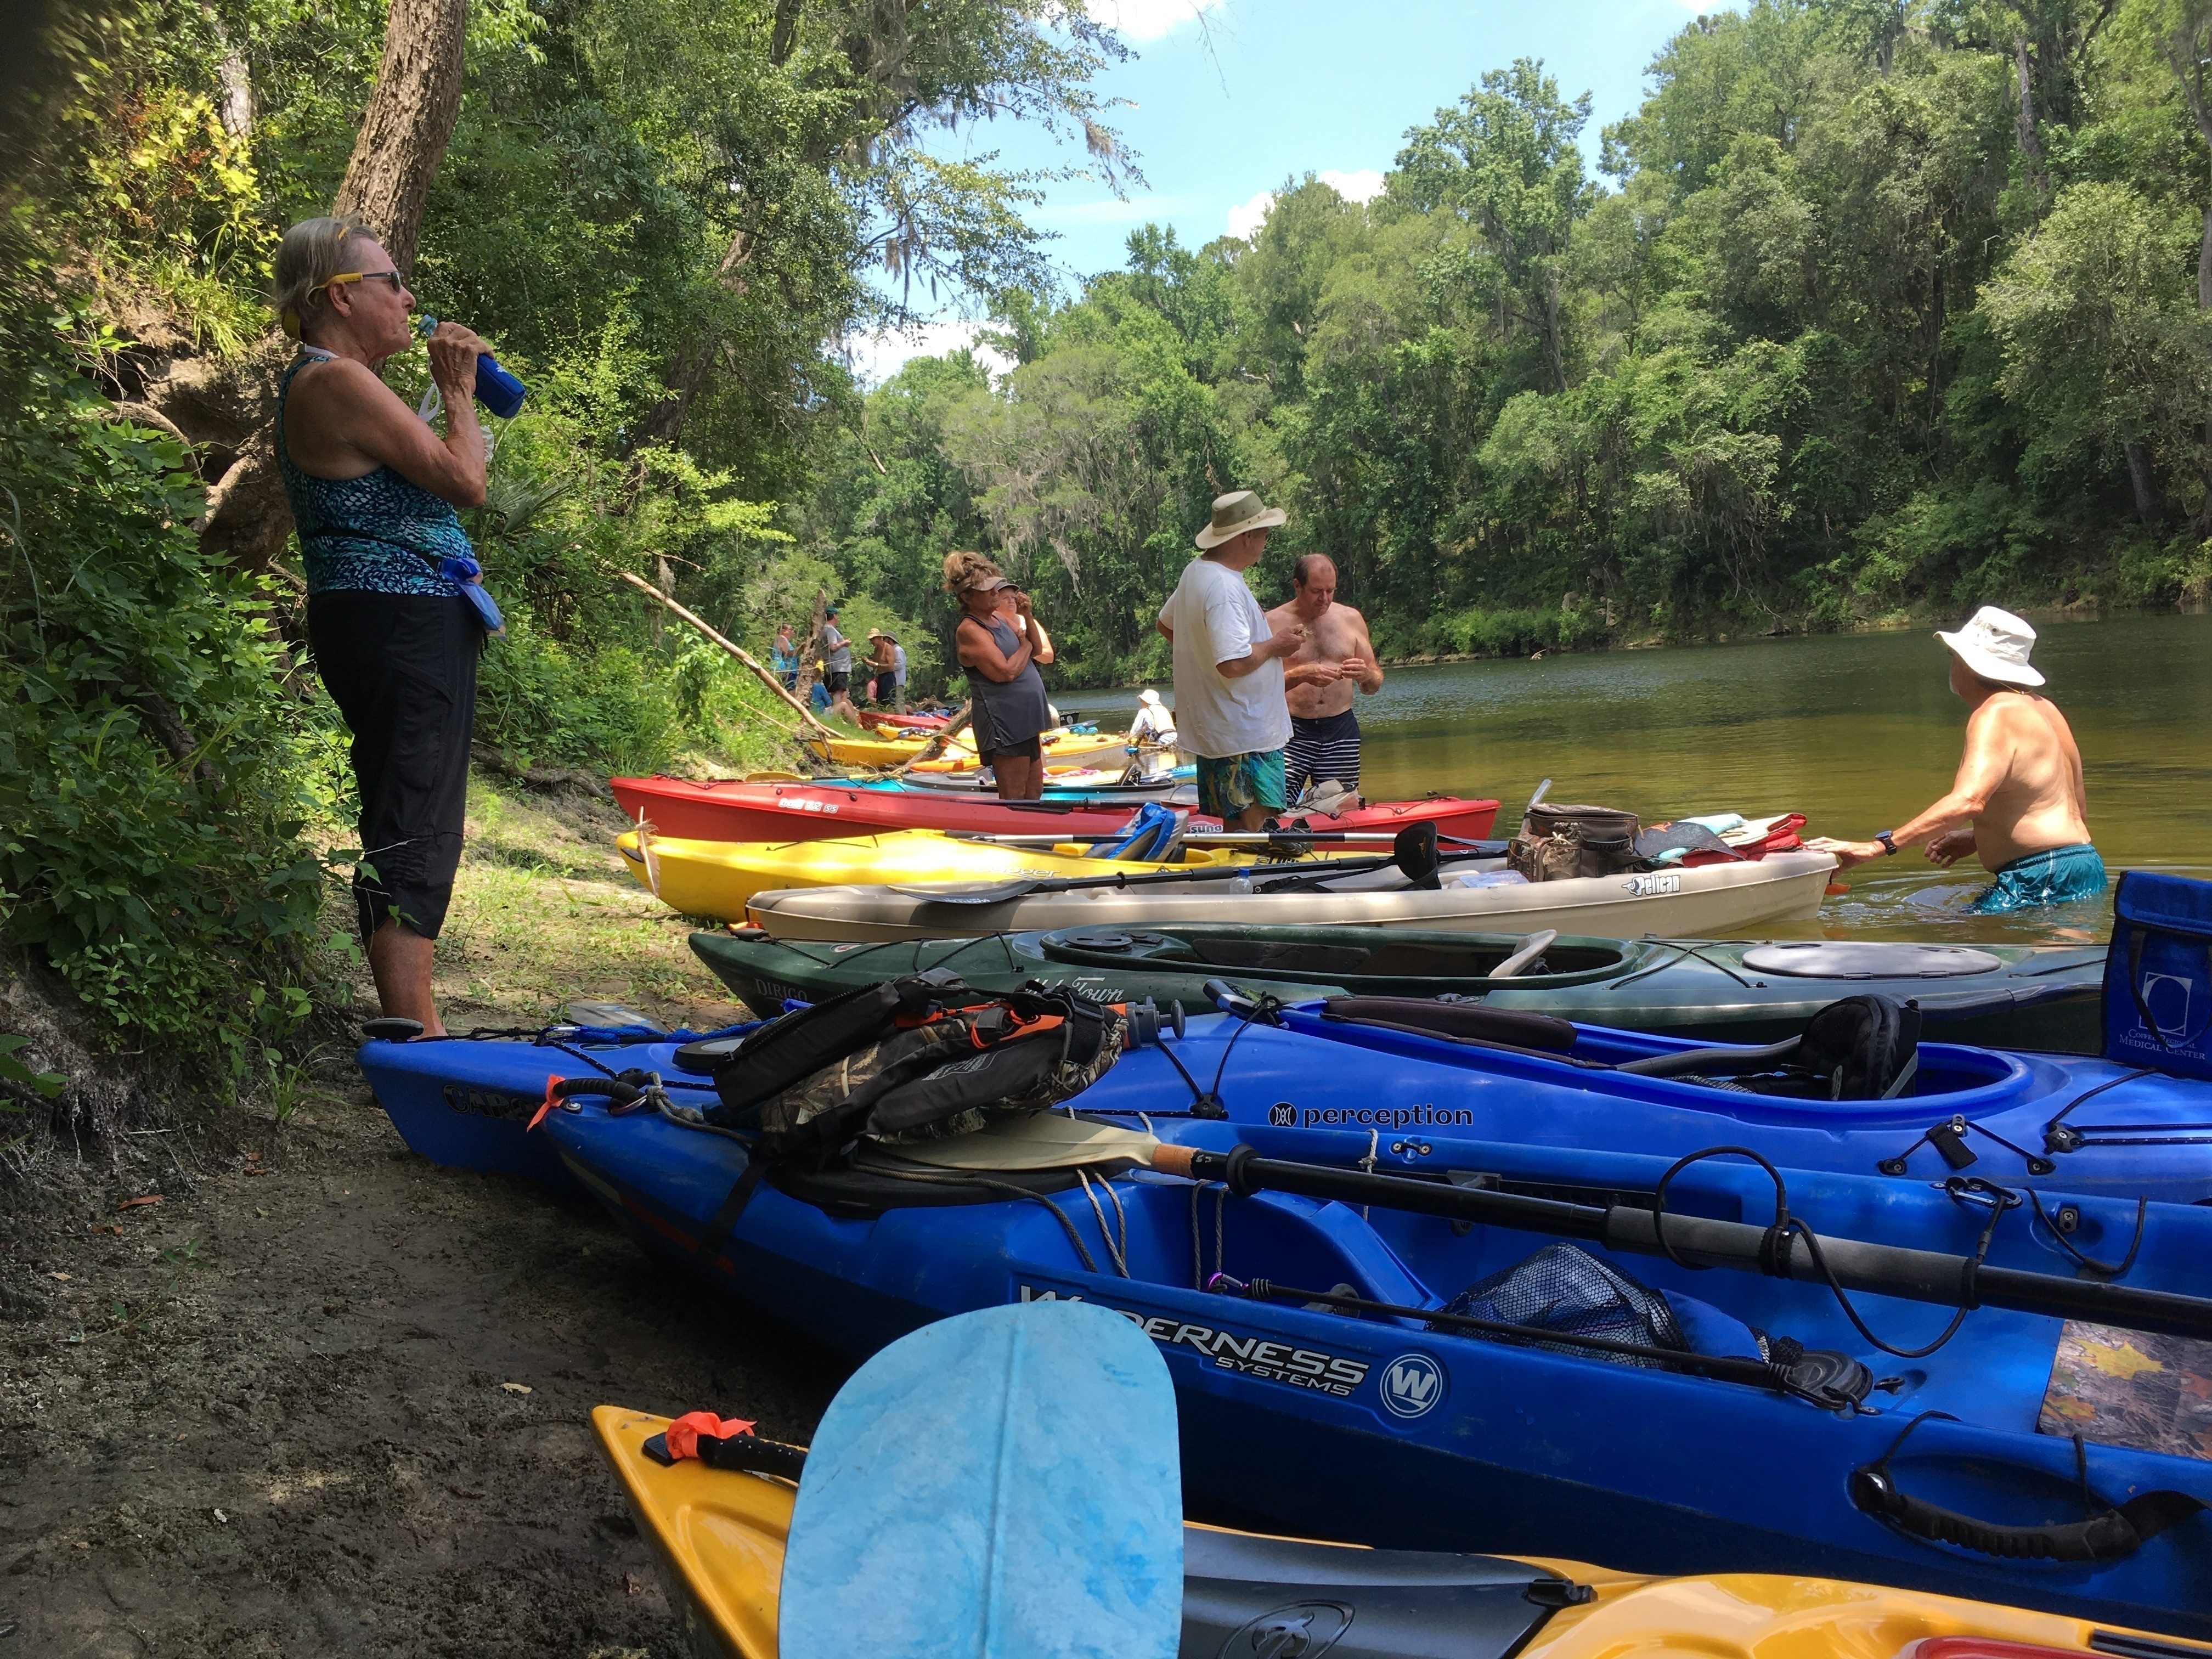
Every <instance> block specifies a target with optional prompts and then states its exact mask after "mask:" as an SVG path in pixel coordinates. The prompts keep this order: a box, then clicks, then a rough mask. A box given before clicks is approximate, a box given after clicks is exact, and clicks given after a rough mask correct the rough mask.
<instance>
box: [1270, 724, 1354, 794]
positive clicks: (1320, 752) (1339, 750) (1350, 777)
mask: <svg viewBox="0 0 2212 1659" xmlns="http://www.w3.org/2000/svg"><path fill="white" fill-rule="evenodd" d="M1331 778H1334V779H1335V780H1336V781H1338V782H1339V783H1340V784H1342V785H1343V786H1344V787H1346V789H1349V790H1351V791H1352V792H1353V793H1355V794H1356V793H1358V789H1359V717H1358V715H1357V714H1353V713H1352V711H1351V710H1350V709H1349V708H1347V709H1346V710H1345V711H1344V712H1343V713H1342V714H1324V715H1322V717H1321V718H1320V719H1319V720H1301V719H1299V718H1298V716H1297V715H1296V714H1293V715H1291V740H1290V742H1289V744H1286V745H1285V747H1284V750H1283V787H1285V789H1287V790H1289V791H1290V796H1291V800H1293V801H1295V800H1296V799H1297V798H1298V797H1299V796H1300V795H1302V794H1304V793H1305V792H1306V789H1307V787H1308V786H1309V785H1311V784H1318V783H1326V782H1328V781H1329V780H1330V779H1331ZM1286 804H1287V803H1286Z"/></svg>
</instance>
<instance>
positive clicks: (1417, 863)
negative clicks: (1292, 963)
mask: <svg viewBox="0 0 2212 1659" xmlns="http://www.w3.org/2000/svg"><path fill="white" fill-rule="evenodd" d="M1467 845H1468V850H1466V851H1459V850H1455V851H1453V852H1451V853H1449V854H1440V853H1439V852H1438V851H1437V826H1436V825H1435V824H1434V823H1428V822H1423V823H1409V824H1407V826H1406V827H1405V828H1404V829H1401V830H1400V831H1399V832H1398V833H1397V835H1396V836H1395V837H1394V838H1393V839H1392V842H1391V852H1390V855H1389V857H1388V858H1364V859H1331V860H1327V861H1325V862H1316V863H1304V864H1208V865H1201V866H1198V867H1197V868H1195V869H1190V870H1139V871H1133V872H1130V873H1129V874H1127V875H1125V876H1124V875H1113V876H1031V877H1018V878H1015V879H1014V880H1012V881H1001V882H994V883H993V884H991V885H989V886H987V887H964V888H953V889H947V888H945V887H942V886H928V887H923V886H901V885H899V884H892V886H891V889H890V890H891V891H892V892H894V893H897V894H900V895H901V896H904V897H907V898H914V899H921V900H922V901H923V902H926V903H930V904H961V905H981V904H1005V903H1006V902H1009V901H1011V900H1013V899H1018V898H1027V897H1028V896H1030V895H1031V894H1032V893H1068V892H1073V891H1075V890H1078V889H1079V888H1085V887H1115V888H1121V887H1157V886H1164V885H1173V884H1181V883H1184V882H1198V881H1233V880H1235V879H1236V878H1237V877H1239V876H1243V877H1244V878H1247V879H1250V878H1256V877H1269V876H1282V875H1300V876H1310V877H1313V878H1316V880H1333V879H1334V878H1336V877H1338V876H1352V875H1359V874H1362V873H1364V872H1367V871H1370V870H1387V869H1389V868H1390V867H1391V866H1394V865H1395V866H1396V867H1397V868H1398V870H1399V871H1400V872H1402V873H1403V874H1404V876H1405V878H1406V879H1407V881H1409V882H1411V883H1412V884H1413V885H1414V886H1416V887H1425V888H1431V889H1433V888H1434V887H1436V886H1437V866H1438V865H1439V864H1440V863H1441V862H1442V860H1443V859H1444V858H1447V857H1449V858H1454V859H1468V858H1496V857H1498V853H1496V852H1493V851H1492V850H1490V849H1491V848H1492V847H1493V846H1494V845H1496V843H1493V842H1469V843H1468V844H1467Z"/></svg>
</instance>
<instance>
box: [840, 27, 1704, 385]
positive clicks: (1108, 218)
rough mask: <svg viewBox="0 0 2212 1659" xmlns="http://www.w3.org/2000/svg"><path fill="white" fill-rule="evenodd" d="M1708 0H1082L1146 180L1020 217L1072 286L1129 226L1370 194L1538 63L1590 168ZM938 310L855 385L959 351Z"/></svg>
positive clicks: (1044, 161)
mask: <svg viewBox="0 0 2212 1659" xmlns="http://www.w3.org/2000/svg"><path fill="white" fill-rule="evenodd" d="M1717 9H1721V8H1720V3H1719V0H1540V3H1529V0H1092V10H1093V12H1094V15H1098V16H1099V17H1100V19H1101V21H1111V22H1115V23H1116V24H1117V26H1118V27H1119V28H1120V31H1121V36H1122V38H1123V40H1126V41H1127V43H1128V44H1129V46H1130V47H1131V48H1132V50H1133V56H1132V57H1131V58H1130V59H1129V61H1128V62H1127V63H1125V64H1119V65H1116V66H1115V67H1113V68H1111V69H1109V70H1108V71H1107V73H1106V75H1105V76H1104V77H1103V81H1102V82H1101V89H1102V90H1103V92H1104V93H1105V94H1108V95H1109V96H1110V97H1114V98H1119V99H1123V100H1127V103H1126V104H1124V105H1123V106H1121V107H1118V108H1115V109H1114V110H1113V111H1111V112H1110V113H1109V119H1110V120H1111V122H1112V124H1113V125H1115V126H1116V127H1117V128H1119V129H1120V131H1121V135H1122V137H1123V138H1124V140H1125V141H1126V142H1127V145H1128V147H1129V149H1131V150H1132V151H1133V152H1134V155H1135V160H1136V164H1137V166H1138V167H1139V169H1140V170H1141V171H1142V173H1143V174H1144V178H1145V182H1144V184H1143V185H1140V186H1132V187H1131V188H1130V190H1129V191H1128V196H1127V199H1126V200H1121V199H1117V198H1116V197H1115V196H1114V194H1113V192H1112V191H1109V190H1108V189H1107V188H1106V187H1104V186H1103V185H1099V184H1096V183H1089V182H1070V183H1066V184H1057V185H1052V186H1051V187H1050V188H1049V190H1048V194H1047V197H1046V200H1045V202H1044V204H1043V205H1042V206H1041V207H1040V208H1038V209H1037V210H1036V211H1035V212H1034V213H1033V214H1032V215H1031V222H1033V223H1035V224H1036V225H1037V226H1039V227H1040V228H1043V229H1046V230H1049V231H1052V232H1054V233H1055V234H1056V240H1054V242H1053V244H1052V245H1051V247H1050V250H1049V252H1050V255H1051V258H1053V261H1054V264H1056V265H1057V266H1058V267H1060V270H1061V273H1062V276H1063V281H1064V282H1065V283H1066V286H1067V287H1068V288H1069V289H1071V290H1072V289H1073V288H1074V286H1075V284H1076V282H1077V279H1078V278H1079V277H1080V276H1087V275H1089V274H1091V273H1092V272H1094V271H1098V270H1109V269H1112V268H1115V267H1117V266H1119V265H1120V264H1121V263H1122V259H1123V242H1124V240H1125V239H1126V238H1127V235H1128V234H1129V233H1130V231H1132V230H1133V229H1134V228H1137V227H1138V226H1139V225H1142V224H1145V223H1146V222H1159V223H1163V224H1168V225H1172V226H1173V227H1174V228H1175V230H1176V234H1177V236H1179V237H1180V238H1181V239H1182V241H1183V243H1184V245H1185V246H1190V247H1199V246H1204V245H1205V244H1206V243H1207V242H1209V241H1212V240H1213V239H1214V238H1215V237H1217V236H1219V235H1222V234H1225V233H1231V234H1237V235H1249V234H1251V233H1252V232H1253V231H1254V230H1255V229H1256V228H1258V227H1259V225H1260V223H1261V221H1262V220H1263V219H1264V218H1265V217H1266V215H1267V204H1268V203H1269V201H1270V200H1271V199H1272V194H1273V191H1275V190H1276V189H1277V188H1278V187H1279V186H1280V185H1282V184H1283V183H1284V182H1285V180H1286V179H1296V178H1298V177H1300V176H1303V175H1304V173H1309V172H1310V173H1317V174H1319V175H1320V176H1321V177H1322V178H1323V179H1327V180H1328V182H1329V183H1330V184H1331V185H1334V186H1335V187H1336V188H1337V189H1338V190H1339V191H1341V192H1342V193H1344V194H1345V195H1346V196H1348V197H1356V198H1358V199H1362V200H1364V199H1365V198H1366V197H1370V196H1372V195H1374V194H1375V193H1376V191H1380V190H1381V189H1382V186H1383V173H1384V172H1385V171H1386V170H1387V169H1388V168H1389V166H1390V164H1391V161H1392V160H1393V159H1394V158H1395V156H1396V155H1397V153H1398V149H1399V147H1400V144H1401V142H1402V140H1403V137H1404V134H1405V131H1406V129H1407V127H1409V126H1413V125H1419V124H1423V123H1425V122H1427V121H1429V120H1431V118H1433V116H1434V113H1435V112H1436V110H1437V108H1438V107H1439V106H1444V105H1448V104H1451V103H1455V102H1456V101H1457V100H1458V99H1459V97H1460V96H1461V94H1463V93H1465V92H1466V91H1467V90H1468V88H1470V87H1472V86H1473V85H1474V84H1475V82H1477V81H1479V80H1480V78H1481V76H1482V75H1483V73H1484V71H1485V70H1492V69H1503V68H1504V67H1505V66H1506V65H1507V64H1510V63H1511V62H1512V61H1513V60H1514V59H1515V58H1524V57H1525V58H1542V59H1543V60H1544V64H1545V67H1546V69H1547V70H1549V71H1550V72H1551V73H1552V74H1553V76H1556V77H1557V78H1558V80H1559V89H1560V91H1561V92H1562V93H1563V94H1565V95H1566V96H1568V97H1570V98H1572V97H1574V96H1576V95H1577V94H1581V93H1583V92H1588V93H1589V94H1591V102H1592V107H1591V112H1590V122H1589V127H1588V129H1587V130H1586V131H1585V132H1584V133H1583V147H1584V149H1585V150H1586V152H1587V153H1588V155H1589V158H1590V161H1591V163H1592V170H1593V172H1595V161H1596V156H1597V145H1598V133H1599V130H1600V129H1601V127H1603V126H1604V125H1605V124H1606V123H1607V122H1609V121H1615V120H1618V119H1620V118H1621V117H1622V116H1624V115H1626V114H1628V113H1630V112H1632V111H1633V110H1634V109H1635V107H1636V106H1637V105H1638V102H1639V101H1640V100H1641V99H1642V96H1643V93H1644V69H1645V67H1646V66H1647V65H1648V64H1650V61H1651V58H1652V56H1653V54H1654V53H1655V52H1657V51H1658V49H1659V48H1660V47H1661V46H1663V45H1664V44H1665V43H1666V41H1667V40H1668V39H1669V38H1670V37H1672V36H1673V35H1674V33H1676V32H1677V31H1678V30H1680V28H1681V27H1682V26H1683V25H1684V24H1685V23H1686V22H1688V21H1691V19H1692V17H1693V16H1694V15H1696V14H1697V13H1698V12H1700V11H1712V10H1717ZM933 148H935V149H938V150H939V151H940V152H941V153H946V154H952V153H960V154H965V155H970V156H981V155H985V154H987V153H988V152H991V151H993V150H995V151H997V152H998V153H999V157H1000V164H1001V165H1004V166H1008V167H1038V168H1045V167H1065V166H1067V165H1069V164H1070V163H1077V162H1080V161H1083V160H1084V157H1083V155H1082V153H1081V143H1080V138H1078V139H1077V141H1076V143H1074V144H1073V146H1070V145H1067V144H1064V143H1063V144H1055V143H1053V142H1052V141H1051V140H1050V139H1049V138H1048V137H1046V136H1045V135H1043V134H1042V133H1041V132H1038V131H1032V130H1030V129H1029V128H1027V127H1025V126H1022V125H1016V124H1013V123H1012V122H995V123H994V122H985V123H982V124H980V125H975V126H973V127H968V128H963V129H961V130H960V131H958V132H957V133H955V134H951V135H948V136H947V137H945V138H943V139H940V140H939V142H938V143H936V144H935V145H934V146H933ZM971 329H972V325H963V323H962V322H961V321H960V320H959V319H957V316H955V315H954V314H952V313H950V312H949V311H948V313H946V314H945V317H944V318H943V319H941V320H939V322H938V323H936V324H934V325H932V326H931V327H929V328H928V329H927V330H926V331H924V332H923V335H922V337H921V338H920V339H918V340H911V341H909V340H903V339H896V338H892V339H884V340H876V341H870V342H863V343H858V349H857V350H856V351H855V354H854V355H855V366H856V368H859V369H860V372H861V374H862V375H863V377H864V378H865V379H867V380H878V379H880V378H881V377H882V376H884V375H885V374H890V373H892V372H894V371H895V370H896V368H897V367H898V365H899V363H900V362H903V361H904V360H905V359H906V358H907V357H908V356H915V355H916V354H918V353H941V352H943V351H945V350H948V349H951V348H952V347H953V346H955V345H957V344H960V343H964V341H965V340H966V339H967V337H969V332H970V331H971Z"/></svg>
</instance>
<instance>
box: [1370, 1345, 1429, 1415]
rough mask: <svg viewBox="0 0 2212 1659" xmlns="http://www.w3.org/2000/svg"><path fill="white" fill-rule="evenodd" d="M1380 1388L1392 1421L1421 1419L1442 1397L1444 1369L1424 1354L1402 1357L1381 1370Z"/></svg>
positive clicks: (1402, 1355) (1406, 1354)
mask: <svg viewBox="0 0 2212 1659" xmlns="http://www.w3.org/2000/svg"><path fill="white" fill-rule="evenodd" d="M1379 1386H1380V1387H1381V1389H1382V1390H1383V1409H1384V1410H1385V1411H1387V1412H1389V1413H1390V1414H1391V1415H1392V1416H1393V1417H1405V1418H1414V1417H1423V1416H1425V1415H1427V1413H1428V1412H1429V1409H1430V1408H1431V1407H1433V1406H1434V1405H1435V1404H1436V1403H1437V1401H1439V1400H1441V1399H1443V1397H1444V1373H1443V1367H1442V1366H1440V1365H1438V1364H1437V1362H1436V1361H1435V1360H1433V1359H1431V1358H1429V1357H1428V1355H1426V1354H1425V1353H1401V1354H1400V1355H1399V1356H1398V1357H1397V1358H1395V1359H1394V1360H1392V1361H1391V1362H1390V1363H1389V1364H1387V1365H1385V1366H1384V1367H1383V1380H1382V1383H1380V1385H1379Z"/></svg>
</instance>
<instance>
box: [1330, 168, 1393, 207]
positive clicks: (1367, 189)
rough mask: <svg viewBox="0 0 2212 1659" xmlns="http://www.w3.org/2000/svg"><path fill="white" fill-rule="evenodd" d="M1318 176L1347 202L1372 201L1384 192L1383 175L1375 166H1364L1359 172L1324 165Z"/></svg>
mask: <svg viewBox="0 0 2212 1659" xmlns="http://www.w3.org/2000/svg"><path fill="white" fill-rule="evenodd" d="M1316 177H1317V178H1319V179H1320V180H1321V181H1322V183H1323V184H1324V185H1328V187H1329V188H1330V189H1331V190H1333V191H1335V192H1336V193H1337V194H1338V195H1339V196H1341V197H1344V199H1345V200H1346V201H1347V202H1371V201H1373V200H1374V199H1375V198H1376V197H1378V196H1380V195H1381V194H1382V193H1383V175H1382V173H1379V172H1377V171H1376V169H1375V168H1373V167H1362V168H1360V169H1359V171H1358V172H1357V173H1339V172H1338V171H1337V170H1336V169H1335V168H1334V167H1324V168H1323V169H1322V171H1321V172H1320V173H1317V174H1316Z"/></svg>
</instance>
